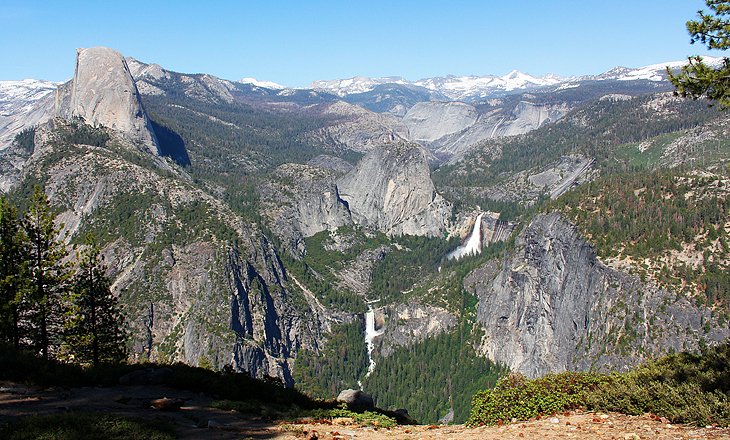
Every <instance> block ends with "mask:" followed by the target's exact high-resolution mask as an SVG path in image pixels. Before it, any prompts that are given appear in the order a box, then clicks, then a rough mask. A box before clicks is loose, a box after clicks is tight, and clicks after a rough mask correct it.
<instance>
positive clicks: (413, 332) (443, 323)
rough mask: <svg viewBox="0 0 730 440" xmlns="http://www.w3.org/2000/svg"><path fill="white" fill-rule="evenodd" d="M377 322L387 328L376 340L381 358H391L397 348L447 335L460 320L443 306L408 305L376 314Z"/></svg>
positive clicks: (396, 306)
mask: <svg viewBox="0 0 730 440" xmlns="http://www.w3.org/2000/svg"><path fill="white" fill-rule="evenodd" d="M375 317H376V322H378V321H382V322H381V323H380V325H379V327H380V326H383V327H384V328H385V331H384V332H383V334H382V336H380V337H379V338H377V339H376V340H375V348H376V353H377V355H378V356H382V357H386V356H390V355H391V354H392V353H393V352H394V351H395V350H396V349H397V348H398V347H406V346H409V345H413V344H416V343H418V342H421V341H424V340H425V339H428V338H434V337H436V336H438V335H440V334H441V333H445V332H447V331H449V330H451V329H452V328H454V326H456V324H457V323H458V319H457V317H456V316H454V315H453V314H452V313H450V312H449V311H448V310H446V309H445V308H443V307H436V306H431V305H428V304H419V303H416V302H409V303H405V304H397V305H390V306H386V307H385V308H384V309H380V310H379V313H376V315H375Z"/></svg>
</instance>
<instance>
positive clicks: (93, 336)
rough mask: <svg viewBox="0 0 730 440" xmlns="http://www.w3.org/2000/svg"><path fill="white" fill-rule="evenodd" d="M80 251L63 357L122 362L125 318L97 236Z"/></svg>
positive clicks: (92, 362)
mask: <svg viewBox="0 0 730 440" xmlns="http://www.w3.org/2000/svg"><path fill="white" fill-rule="evenodd" d="M86 244H87V247H86V249H84V250H83V251H82V252H80V253H79V269H78V271H77V272H76V276H75V277H74V283H73V285H74V287H73V291H72V293H71V296H70V304H69V308H68V311H67V320H66V324H65V332H64V334H65V336H64V345H63V347H62V356H63V357H66V358H67V359H68V360H71V361H73V362H75V363H79V364H82V365H89V364H90V365H93V366H97V365H99V364H101V363H120V362H123V361H124V360H125V359H126V357H127V351H126V347H125V343H126V334H125V331H124V328H125V325H124V317H123V316H122V314H121V313H120V312H119V308H118V305H117V299H116V298H115V297H114V295H113V294H112V291H111V289H110V285H111V283H110V280H109V277H108V276H107V275H106V271H107V268H106V265H105V264H104V258H103V256H101V255H100V253H99V247H98V245H97V244H96V242H95V241H94V239H93V237H88V238H87V243H86Z"/></svg>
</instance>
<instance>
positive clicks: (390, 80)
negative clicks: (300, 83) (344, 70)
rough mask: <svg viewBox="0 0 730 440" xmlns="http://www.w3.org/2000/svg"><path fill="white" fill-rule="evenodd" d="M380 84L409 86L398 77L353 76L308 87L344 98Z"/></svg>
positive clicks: (319, 82)
mask: <svg viewBox="0 0 730 440" xmlns="http://www.w3.org/2000/svg"><path fill="white" fill-rule="evenodd" d="M381 84H410V82H409V81H406V80H404V79H403V78H401V77H398V76H386V77H382V78H369V77H366V76H354V77H352V78H345V79H331V80H319V81H314V82H312V84H311V86H310V87H311V88H312V89H314V90H319V91H323V92H327V93H332V94H335V95H337V96H345V95H354V94H356V93H365V92H369V91H371V90H373V89H374V88H375V87H376V86H379V85H381Z"/></svg>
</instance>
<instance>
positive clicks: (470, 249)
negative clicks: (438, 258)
mask: <svg viewBox="0 0 730 440" xmlns="http://www.w3.org/2000/svg"><path fill="white" fill-rule="evenodd" d="M482 216H484V213H480V214H479V215H478V216H477V220H476V221H475V222H474V228H473V229H472V230H471V235H470V236H469V239H468V240H466V243H464V244H462V245H461V246H459V247H458V248H456V249H454V250H453V251H452V252H450V253H449V254H448V255H447V256H446V258H447V259H449V260H451V259H454V258H455V259H457V260H458V259H459V258H461V257H463V256H465V255H476V254H478V253H481V252H482Z"/></svg>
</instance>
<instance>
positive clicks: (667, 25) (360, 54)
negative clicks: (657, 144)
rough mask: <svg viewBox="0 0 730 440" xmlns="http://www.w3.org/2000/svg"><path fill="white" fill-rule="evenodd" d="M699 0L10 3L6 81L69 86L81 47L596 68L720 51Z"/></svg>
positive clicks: (465, 70) (266, 72)
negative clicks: (706, 39)
mask: <svg viewBox="0 0 730 440" xmlns="http://www.w3.org/2000/svg"><path fill="white" fill-rule="evenodd" d="M700 9H705V3H704V1H702V0H503V1H494V0H481V1H479V0H473V1H471V0H448V1H447V0H443V1H435V0H419V1H415V0H414V1H410V0H341V1H335V0H329V1H324V0H322V1H319V0H299V1H276V0H268V1H267V0H262V1H245V0H240V1H222V0H198V1H187V0H178V1H158V0H144V1H132V0H130V1H112V0H110V1H107V0H95V1H71V0H66V1H60V0H46V1H34V0H3V1H2V2H1V3H0V53H1V54H2V59H3V60H4V61H3V62H2V64H0V79H1V80H17V79H24V78H36V79H45V80H51V81H65V80H67V79H69V78H71V77H72V76H73V69H74V57H75V54H76V52H75V50H76V48H78V47H92V46H108V47H112V48H114V49H116V50H118V51H119V52H121V53H122V54H124V55H125V56H131V57H134V58H136V59H138V60H140V61H143V62H146V63H157V64H160V65H161V66H163V67H164V68H166V69H169V70H174V71H177V72H184V73H209V74H212V75H215V76H218V77H221V78H225V79H230V80H237V79H240V78H244V77H254V78H257V79H259V80H268V81H275V82H277V83H280V84H284V85H287V86H291V87H305V86H307V85H309V84H310V83H311V82H312V81H313V80H317V79H335V78H350V77H353V76H357V75H361V76H371V77H377V76H402V77H404V78H407V79H410V80H417V79H421V78H428V77H434V76H445V75H449V74H451V75H487V74H494V75H503V74H506V73H508V72H510V71H511V70H514V69H516V70H520V71H523V72H526V73H529V74H531V75H535V76H537V75H544V74H548V73H552V74H557V75H560V76H571V75H584V74H598V73H601V72H605V71H607V70H609V69H611V68H613V67H615V66H626V67H640V66H644V65H649V64H655V63H661V62H665V61H674V60H681V59H684V58H686V57H687V56H688V55H694V54H699V55H703V54H710V55H715V56H721V55H722V53H721V52H720V53H718V52H717V51H711V52H708V51H707V50H706V49H705V48H704V47H702V46H701V45H700V44H699V43H698V44H694V45H690V38H689V35H688V33H687V30H686V28H685V23H686V22H687V20H691V19H695V18H697V11H698V10H700Z"/></svg>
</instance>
